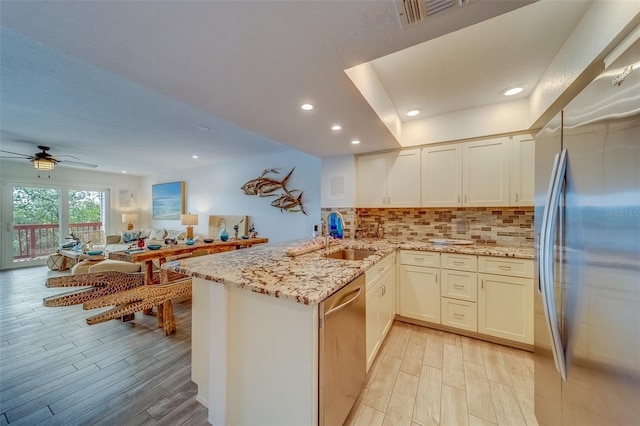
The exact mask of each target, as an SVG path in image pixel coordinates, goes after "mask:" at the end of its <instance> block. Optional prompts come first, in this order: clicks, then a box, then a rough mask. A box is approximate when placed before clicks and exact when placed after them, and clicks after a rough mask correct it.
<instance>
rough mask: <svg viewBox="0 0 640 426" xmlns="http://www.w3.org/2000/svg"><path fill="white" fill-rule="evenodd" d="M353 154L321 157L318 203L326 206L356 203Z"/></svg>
mask: <svg viewBox="0 0 640 426" xmlns="http://www.w3.org/2000/svg"><path fill="white" fill-rule="evenodd" d="M355 188H356V164H355V156H354V155H352V154H349V155H340V156H335V157H324V158H323V159H322V197H321V198H320V205H321V206H322V207H327V208H339V207H354V206H355V205H356V190H355Z"/></svg>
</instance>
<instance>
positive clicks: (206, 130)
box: [198, 126, 209, 132]
mask: <svg viewBox="0 0 640 426" xmlns="http://www.w3.org/2000/svg"><path fill="white" fill-rule="evenodd" d="M198 130H202V131H203V132H208V131H209V128H208V127H207V126H198Z"/></svg>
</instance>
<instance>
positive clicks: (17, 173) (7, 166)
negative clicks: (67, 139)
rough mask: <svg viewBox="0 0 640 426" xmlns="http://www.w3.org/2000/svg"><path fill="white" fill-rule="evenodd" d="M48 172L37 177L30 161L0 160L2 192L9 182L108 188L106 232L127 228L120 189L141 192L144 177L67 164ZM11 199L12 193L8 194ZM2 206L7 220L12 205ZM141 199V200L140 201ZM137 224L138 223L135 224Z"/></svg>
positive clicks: (98, 188) (3, 218) (78, 187)
mask: <svg viewBox="0 0 640 426" xmlns="http://www.w3.org/2000/svg"><path fill="white" fill-rule="evenodd" d="M48 175H49V174H48V173H44V172H41V173H40V178H38V171H37V170H35V169H34V168H33V166H32V165H31V163H29V162H27V161H20V162H17V161H6V160H2V161H0V181H2V189H3V195H5V194H4V191H5V190H8V188H6V186H7V185H6V184H7V183H8V182H13V183H18V184H25V185H26V184H29V185H35V186H37V185H61V186H66V187H68V188H70V189H92V190H101V191H102V190H107V191H108V192H109V196H110V198H111V206H112V208H111V210H110V212H109V215H108V218H107V220H106V222H107V223H105V229H106V231H107V233H113V232H116V231H118V230H120V229H125V228H126V225H125V224H123V223H122V213H125V212H127V211H129V210H128V209H125V208H121V207H120V206H119V203H118V195H119V192H120V190H135V191H137V192H138V196H139V195H140V184H141V178H140V177H138V176H129V175H125V174H117V173H103V172H97V171H94V170H92V169H80V168H78V169H76V168H66V167H60V166H58V167H56V168H55V169H54V170H53V171H52V172H51V173H50V175H51V177H48ZM8 197H9V199H11V198H10V197H11V195H8ZM4 200H6V198H3V203H2V204H3V207H2V223H6V222H8V216H7V215H8V213H9V211H8V210H7V209H10V205H9V206H5V205H4ZM138 203H140V202H138ZM136 225H137V224H136Z"/></svg>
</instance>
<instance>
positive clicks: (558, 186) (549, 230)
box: [538, 149, 567, 381]
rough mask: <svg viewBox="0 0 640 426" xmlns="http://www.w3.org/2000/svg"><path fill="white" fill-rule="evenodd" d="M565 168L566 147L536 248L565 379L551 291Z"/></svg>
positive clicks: (546, 309)
mask: <svg viewBox="0 0 640 426" xmlns="http://www.w3.org/2000/svg"><path fill="white" fill-rule="evenodd" d="M566 169H567V150H566V149H563V150H562V151H561V152H560V153H558V154H556V157H555V160H554V163H553V171H552V173H551V181H550V182H549V190H548V191H547V200H546V203H545V207H544V213H543V215H542V224H541V227H540V229H541V232H540V248H539V259H540V260H539V262H538V264H539V268H540V270H539V271H538V272H539V277H540V287H541V293H542V301H543V303H542V304H543V306H544V313H545V320H546V321H545V322H546V324H547V329H548V331H549V335H550V337H551V349H552V352H553V359H554V360H555V364H556V369H557V370H558V372H559V373H560V376H561V377H562V379H563V380H564V381H566V380H567V360H566V355H565V350H564V347H563V344H562V336H561V335H560V327H559V321H558V310H557V309H556V298H555V290H554V282H553V279H554V261H555V260H554V240H555V234H556V232H555V231H556V220H557V212H558V206H559V204H560V194H561V193H562V183H563V182H564V179H565V173H566Z"/></svg>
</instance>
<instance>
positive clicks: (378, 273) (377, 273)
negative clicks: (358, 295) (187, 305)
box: [364, 252, 396, 290]
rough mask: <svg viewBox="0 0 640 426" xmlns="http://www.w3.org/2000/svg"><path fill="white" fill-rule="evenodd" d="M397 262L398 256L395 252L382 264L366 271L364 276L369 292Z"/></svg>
mask: <svg viewBox="0 0 640 426" xmlns="http://www.w3.org/2000/svg"><path fill="white" fill-rule="evenodd" d="M395 260H396V254H395V252H394V253H391V254H389V255H388V256H387V257H385V258H384V259H382V260H381V261H380V262H378V263H376V264H374V265H372V266H371V267H370V268H369V269H367V270H366V271H365V273H364V275H365V277H366V282H367V290H369V289H370V288H371V286H372V285H373V284H375V282H376V281H378V279H379V278H380V277H382V275H384V274H385V273H386V272H387V271H388V270H389V269H391V268H392V267H393V265H394V263H395Z"/></svg>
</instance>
